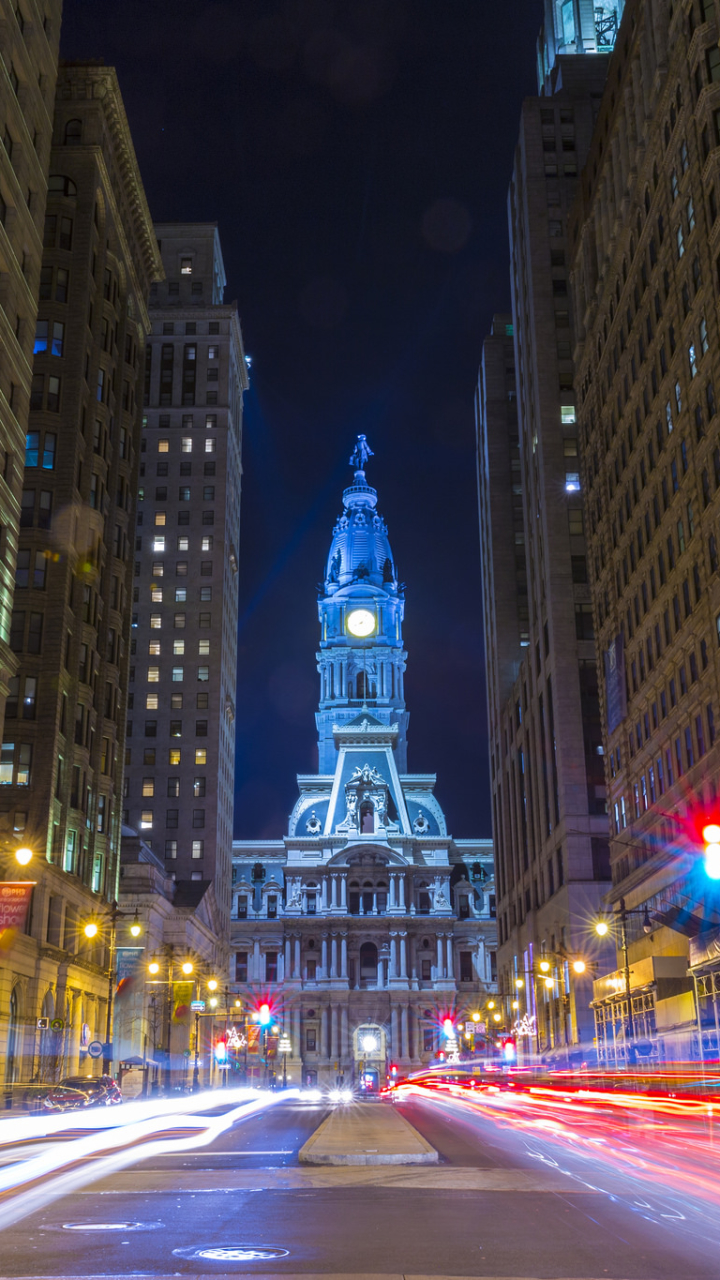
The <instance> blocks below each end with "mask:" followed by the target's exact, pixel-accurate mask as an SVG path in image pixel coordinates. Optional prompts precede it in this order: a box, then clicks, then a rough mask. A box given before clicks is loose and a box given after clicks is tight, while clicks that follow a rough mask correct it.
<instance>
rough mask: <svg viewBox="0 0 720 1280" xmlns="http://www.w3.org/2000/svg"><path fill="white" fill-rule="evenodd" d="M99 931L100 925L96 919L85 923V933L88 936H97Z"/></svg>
mask: <svg viewBox="0 0 720 1280" xmlns="http://www.w3.org/2000/svg"><path fill="white" fill-rule="evenodd" d="M99 932H100V926H99V924H98V923H97V921H96V920H88V922H87V924H86V925H83V933H84V934H85V937H86V938H97V936H98V934H99Z"/></svg>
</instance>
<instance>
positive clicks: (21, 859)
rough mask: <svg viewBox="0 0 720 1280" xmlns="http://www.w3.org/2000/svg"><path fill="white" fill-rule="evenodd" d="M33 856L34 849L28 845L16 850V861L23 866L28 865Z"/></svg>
mask: <svg viewBox="0 0 720 1280" xmlns="http://www.w3.org/2000/svg"><path fill="white" fill-rule="evenodd" d="M32 856H33V851H32V849H28V847H27V845H22V846H21V848H19V849H16V850H15V861H16V862H17V863H19V864H20V866H21V867H26V866H27V864H28V862H30V861H31V859H32Z"/></svg>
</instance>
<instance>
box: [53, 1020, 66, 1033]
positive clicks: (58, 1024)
mask: <svg viewBox="0 0 720 1280" xmlns="http://www.w3.org/2000/svg"><path fill="white" fill-rule="evenodd" d="M50 1026H51V1028H52V1030H53V1031H62V1029H63V1027H64V1026H65V1019H64V1018H53V1020H52V1022H51V1023H50Z"/></svg>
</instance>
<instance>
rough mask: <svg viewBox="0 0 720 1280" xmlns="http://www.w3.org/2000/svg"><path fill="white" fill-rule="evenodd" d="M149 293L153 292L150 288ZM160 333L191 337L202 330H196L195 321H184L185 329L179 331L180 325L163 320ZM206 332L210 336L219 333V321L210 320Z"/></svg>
mask: <svg viewBox="0 0 720 1280" xmlns="http://www.w3.org/2000/svg"><path fill="white" fill-rule="evenodd" d="M150 292H151V293H152V292H153V291H152V288H151V290H150ZM155 293H157V286H155ZM162 331H163V334H164V335H170V334H173V333H181V332H182V333H186V334H190V335H193V334H196V333H198V332H200V333H201V332H202V328H201V329H200V330H198V326H197V321H196V320H186V321H185V328H184V329H181V326H180V324H176V323H175V321H173V320H163V322H162ZM207 331H208V333H209V334H210V335H212V334H215V333H219V332H220V321H219V320H210V321H209V322H208V330H207Z"/></svg>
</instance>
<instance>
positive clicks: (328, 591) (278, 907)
mask: <svg viewBox="0 0 720 1280" xmlns="http://www.w3.org/2000/svg"><path fill="white" fill-rule="evenodd" d="M371 456H372V454H371V452H370V449H369V447H368V445H367V441H366V440H365V437H364V436H360V437H359V439H358V444H357V447H356V449H355V451H354V453H353V456H352V459H351V466H352V469H353V479H352V483H351V484H350V485H349V486H348V488H347V489H346V490H345V492H344V493H343V512H342V515H341V516H340V518H339V519H338V521H337V523H336V525H335V528H334V529H333V533H332V539H331V544H330V550H329V553H328V557H327V561H326V566H325V571H324V574H323V586H322V590H321V595H320V599H319V601H318V612H319V622H320V650H319V653H318V655H317V662H318V670H319V673H320V703H319V711H318V714H317V726H318V739H319V761H320V766H319V772H318V773H317V774H301V775H300V776H299V777H298V785H299V789H300V797H299V799H298V800H297V802H296V804H295V807H294V809H293V811H292V814H291V816H290V822H289V827H288V833H287V836H286V837H285V838H284V839H277V840H263V841H253V840H240V841H235V843H234V846H233V920H232V924H231V946H232V950H233V952H234V958H233V966H232V969H231V978H232V979H234V989H235V990H236V991H237V992H238V993H240V996H241V998H242V999H244V1001H245V1008H246V1011H247V1012H248V1013H249V1014H250V1015H251V1014H252V1011H253V1008H254V1007H255V1006H257V1005H258V1004H259V1003H261V1002H266V1003H268V1005H269V1007H270V1008H271V1009H272V1012H273V1016H274V1018H275V1019H276V1020H277V1022H278V1025H281V1027H282V1030H283V1031H284V1034H285V1036H286V1037H287V1038H288V1040H289V1044H290V1048H289V1049H288V1051H287V1052H288V1060H287V1063H286V1066H287V1067H288V1070H289V1071H290V1073H291V1077H292V1079H293V1080H294V1081H296V1082H297V1081H299V1080H300V1079H302V1081H303V1082H304V1083H306V1084H316V1083H319V1084H324V1085H328V1084H333V1083H335V1082H337V1081H338V1080H339V1079H343V1080H344V1081H345V1082H347V1083H349V1082H350V1081H351V1080H352V1081H354V1082H355V1083H356V1084H360V1085H371V1086H372V1087H377V1085H379V1084H380V1085H382V1084H384V1083H385V1077H386V1073H388V1072H389V1071H390V1070H391V1068H392V1066H393V1064H394V1065H395V1067H396V1068H397V1069H398V1070H400V1071H403V1072H404V1071H407V1070H408V1069H410V1067H411V1066H413V1065H415V1066H419V1065H420V1064H421V1063H427V1062H429V1061H430V1060H432V1059H433V1057H435V1056H436V1055H437V1054H438V1053H439V1052H441V1051H442V1050H443V1049H445V1050H447V1049H448V1046H449V1038H448V1036H447V1034H446V1033H445V1030H444V1028H445V1026H446V1023H449V1024H450V1025H451V1026H452V1031H453V1041H454V1037H455V1032H456V1029H457V1026H458V1023H459V1022H460V1021H462V1022H463V1026H462V1036H465V1034H466V1032H467V1027H466V1026H465V1024H464V1018H465V1016H467V1017H468V1018H469V1017H470V1015H471V1013H472V1012H475V1013H476V1014H477V1016H478V1019H481V1020H482V1027H481V1029H480V1031H479V1032H478V1044H477V1047H478V1049H479V1048H480V1036H481V1033H482V1045H483V1046H484V1045H485V1043H486V1041H485V1032H486V1026H485V1019H486V1018H488V1017H491V1015H490V1014H486V1013H485V1009H486V1001H487V997H488V995H489V994H490V993H492V991H493V990H494V976H495V920H494V913H495V899H494V885H493V881H492V847H491V843H490V841H489V840H478V839H475V840H472V839H469V840H454V839H453V838H452V837H451V836H450V835H449V834H448V830H447V824H446V821H445V815H444V813H443V811H442V809H441V807H440V805H439V803H438V801H437V800H436V798H435V795H434V786H435V775H434V774H428V773H423V774H410V773H408V772H407V764H406V753H407V721H408V715H407V711H406V709H405V701H404V694H403V673H404V669H405V660H406V656H407V655H406V653H405V651H404V647H403V635H402V623H403V613H404V608H405V599H404V591H403V588H402V586H401V584H400V582H399V580H398V571H397V565H396V562H395V559H394V556H393V553H392V550H391V547H390V542H389V539H388V532H387V527H386V525H385V521H384V520H383V518H382V516H381V515H380V514H379V513H378V510H377V500H378V495H377V491H376V489H375V488H373V486H372V485H371V484H369V482H368V480H367V478H366V470H365V469H366V465H367V462H368V459H369V458H370V457H371ZM308 577H309V580H310V576H309V575H308ZM472 1025H473V1027H474V1026H475V1024H474V1023H473V1024H472ZM493 1025H494V1024H493ZM250 1029H251V1036H250V1043H249V1046H248V1048H249V1052H248V1054H247V1058H246V1062H247V1065H248V1066H249V1067H250V1068H254V1073H255V1075H256V1077H257V1075H258V1074H261V1075H262V1074H264V1073H265V1072H266V1071H273V1070H275V1069H276V1068H277V1066H278V1063H277V1061H276V1060H275V1048H276V1046H275V1045H274V1044H273V1042H272V1037H271V1039H270V1042H269V1043H268V1042H267V1039H266V1038H264V1037H263V1036H262V1035H260V1036H257V1035H253V1034H252V1022H251V1023H250ZM467 1036H468V1039H467V1040H463V1043H464V1044H465V1045H466V1046H467V1045H468V1043H469V1044H470V1046H471V1047H472V1045H473V1044H474V1042H475V1033H474V1032H467Z"/></svg>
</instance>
